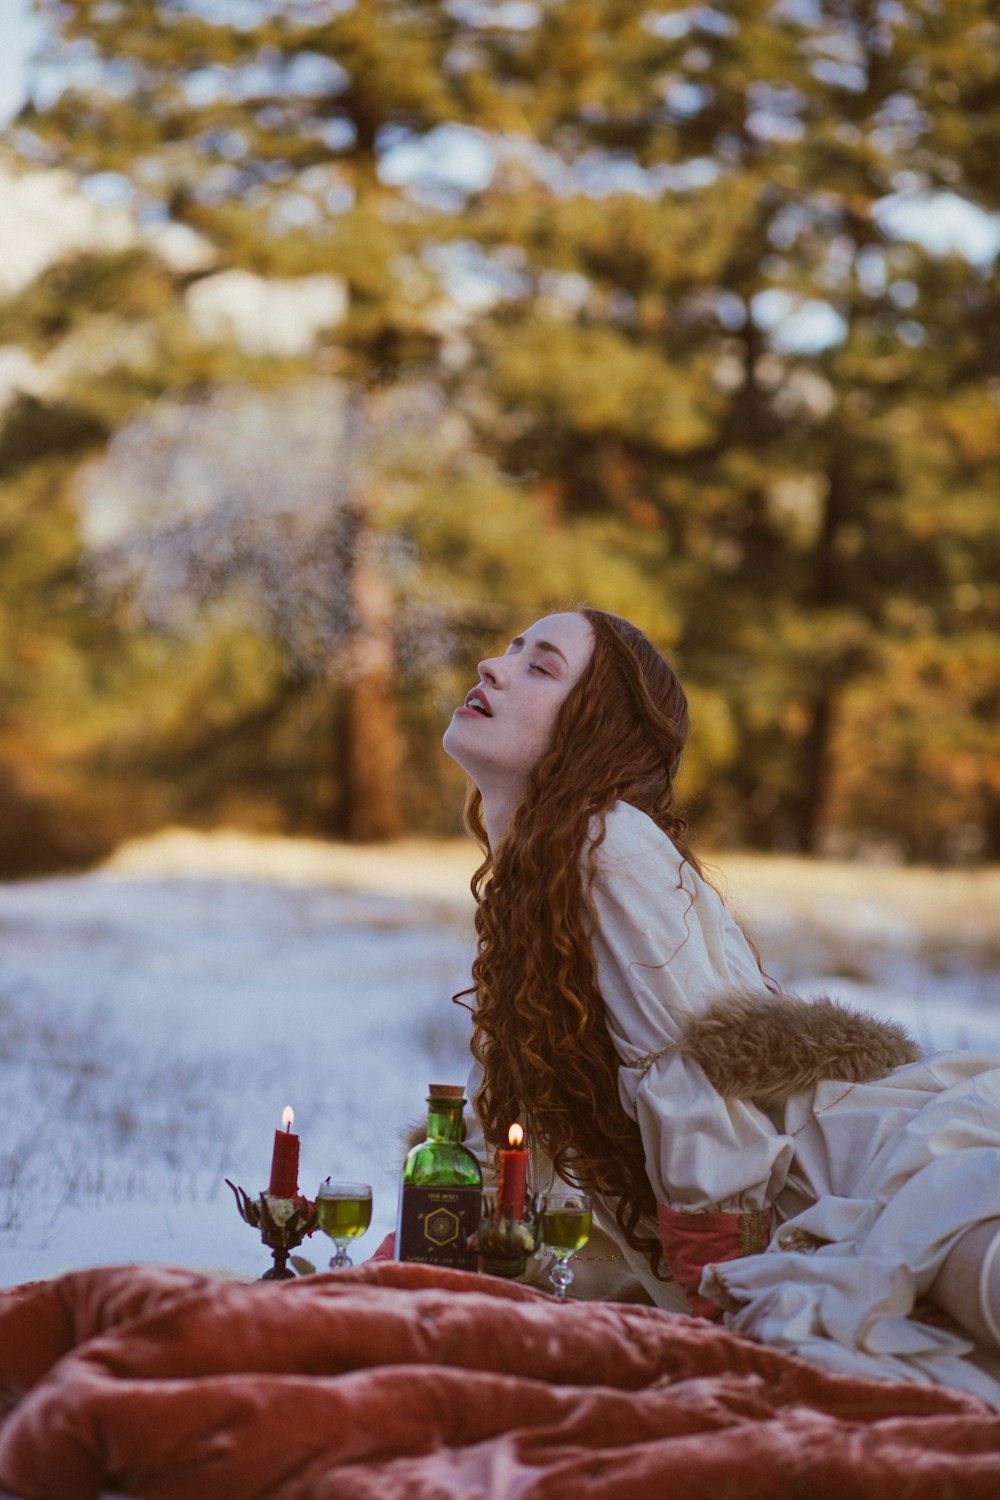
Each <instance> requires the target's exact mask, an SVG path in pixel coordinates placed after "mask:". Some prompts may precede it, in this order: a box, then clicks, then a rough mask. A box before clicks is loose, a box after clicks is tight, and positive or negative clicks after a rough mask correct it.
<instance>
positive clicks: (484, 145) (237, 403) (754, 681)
mask: <svg viewBox="0 0 1000 1500" xmlns="http://www.w3.org/2000/svg"><path fill="white" fill-rule="evenodd" d="M36 9H37V10H38V12H39V13H40V15H41V17H42V19H43V21H44V23H45V28H46V38H47V40H46V45H45V50H44V53H43V55H42V56H41V57H40V58H39V59H38V61H37V63H36V66H35V69H34V75H33V94H32V100H31V102H29V103H28V104H27V105H26V106H25V107H24V108H23V110H22V111H21V112H20V114H19V116H18V118H17V119H16V120H14V121H13V122H12V123H11V124H10V126H9V127H8V128H7V129H6V131H5V132H4V134H3V136H2V138H0V203H2V204H3V205H4V206H3V215H4V218H5V219H6V220H7V221H8V225H9V224H10V223H11V222H13V221H15V220H16V219H17V216H18V215H19V214H20V215H24V216H25V222H26V223H27V222H28V220H29V219H30V213H31V212H32V211H34V210H33V209H32V205H33V204H34V205H36V207H37V204H38V202H39V201H40V198H41V197H42V196H45V195H46V194H47V195H48V196H47V198H46V202H48V203H49V204H50V207H51V205H55V216H56V218H57V219H58V218H60V216H61V218H62V223H63V227H64V229H65V234H64V235H63V239H62V242H61V243H60V245H59V248H58V250H57V251H52V252H51V253H49V254H47V255H44V256H39V257H38V262H37V264H33V265H31V264H29V269H28V270H22V271H21V272H20V273H18V274H15V271H14V269H13V268H12V266H11V265H10V264H8V265H7V267H6V268H4V267H3V266H2V265H0V483H2V500H0V876H5V877H10V876H15V875H24V874H34V873H40V872H42V871H45V870H52V869H56V868H66V867H70V866H80V865H85V864H87V863H88V862H91V861H93V860H95V859H97V858H99V857H101V856H102V855H104V854H105V853H106V852H107V851H108V850H109V849H110V848H112V847H113V846H114V845H115V844H116V843H118V842H119V841H120V840H121V839H123V838H125V837H127V836H131V835H135V834H138V833H143V832H148V831H151V830H153V829H155V828H157V827H160V826H163V825H164V824H168V823H184V824H187V825H191V826H202V827H207V826H214V825H221V824H225V825H228V826H232V827H240V828H244V829H256V830H264V831H267V832H283V833H299V834H310V835H317V834H318V835H328V836H335V837H338V838H348V839H354V840H378V839H385V838H390V837H394V836H396V835H398V834H400V833H404V832H410V833H421V834H453V833H455V832H457V830H458V827H459V808H460V803H461V786H462V779H461V776H460V774H459V773H458V772H457V770H456V768H455V767H454V766H452V765H451V763H450V762H448V761H447V759H446V758H445V757H444V756H443V754H442V753H441V751H440V749H439V743H440V735H441V732H442V729H443V727H444V724H445V722H446V721H447V718H448V716H449V715H450V712H451V708H452V706H453V705H454V703H455V702H456V701H457V699H458V697H459V696H460V695H462V694H464V692H465V691H466V690H467V688H468V687H469V686H470V685H471V683H472V681H473V680H474V675H473V673H474V665H473V664H474V663H475V661H476V659H477V658H478V657H479V656H481V655H482V654H484V653H485V652H486V651H487V649H490V650H492V649H495V648H496V647H497V646H498V645H500V646H502V645H503V643H504V641H505V639H506V638H507V637H508V636H509V635H510V634H511V633H513V632H514V631H516V630H517V629H518V628H519V627H521V626H523V625H524V624H525V623H526V622H527V621H528V620H530V619H531V618H533V617H534V616H536V615H537V614H539V613H541V612H544V611H546V610H548V609H549V608H551V607H565V606H566V605H570V606H572V605H573V604H574V603H576V602H580V601H586V602H590V603H592V604H595V605H597V606H600V607H603V608H606V609H610V610H613V611H615V612H619V613H626V614H628V615H629V616H630V617H631V618H633V619H635V620H636V621H637V622H638V623H639V624H640V625H642V626H643V627H644V628H645V629H646V630H647V631H648V633H649V634H650V635H651V636H652V637H653V638H654V639H655V640H656V641H657V643H658V644H659V645H660V646H661V647H662V648H663V649H664V650H665V651H666V652H667V653H668V654H669V655H670V656H671V658H672V659H673V660H674V661H675V662H676V664H677V665H678V668H679V670H680V671H681V674H682V676H683V678H684V680H685V682H686V684H687V686H688V688H689V691H690V697H691V699H692V707H693V715H694V724H695V733H694V737H693V741H692V745H691V750H690V754H689V759H688V764H687V768H686V772H685V782H684V790H685V795H686V798H687V801H688V806H689V811H690V816H691V818H692V821H693V823H694V825H695V828H696V831H697V833H698V835H699V838H700V840H701V841H702V842H703V843H709V844H712V845H714V846H715V847H716V848H722V847H734V846H742V847H746V848H754V849H762V850H785V851H789V850H790V851H797V852H801V853H821V854H838V855H853V854H868V855H870V854H872V853H879V854H882V855H886V854H887V855H889V856H891V857H895V858H901V859H905V860H911V861H913V860H929V861H935V862H951V863H962V862H964V863H970V862H979V861H987V860H993V861H995V860H998V859H1000V755H998V730H997V724H998V720H1000V632H998V626H1000V263H998V257H997V248H998V245H1000V232H998V233H997V234H996V235H995V236H994V239H993V241H992V244H991V246H988V247H987V248H986V249H985V250H984V249H982V244H981V243H980V250H979V251H978V252H976V253H973V252H971V251H970V250H969V248H968V247H963V246H961V245H958V244H955V243H949V242H948V239H947V235H946V234H943V233H942V232H941V230H942V226H943V225H944V224H945V222H946V220H947V218H948V216H949V214H954V212H955V211H956V208H958V209H961V208H962V207H963V205H964V206H965V207H966V208H967V209H968V210H969V211H970V212H971V211H972V210H975V211H977V213H978V214H980V215H984V216H990V217H987V218H983V219H982V221H981V222H982V223H983V224H985V225H987V226H989V225H992V226H993V227H994V228H995V227H996V226H997V225H998V224H1000V218H997V217H996V216H998V215H1000V170H998V160H1000V20H998V17H997V12H996V9H995V5H994V3H993V0H947V3H940V0H730V3H721V0H720V3H719V4H717V5H694V6H691V5H681V4H673V3H664V0H650V3H649V4H643V3H636V0H38V4H37V6H36ZM50 218H51V214H50ZM15 227H16V225H15ZM25 263H26V264H28V263H30V257H28V261H27V262H25Z"/></svg>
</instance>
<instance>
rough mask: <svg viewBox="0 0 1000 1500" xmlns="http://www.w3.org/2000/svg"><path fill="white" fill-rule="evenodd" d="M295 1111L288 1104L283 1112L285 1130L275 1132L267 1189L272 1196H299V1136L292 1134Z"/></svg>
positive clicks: (282, 1119) (282, 1118)
mask: <svg viewBox="0 0 1000 1500" xmlns="http://www.w3.org/2000/svg"><path fill="white" fill-rule="evenodd" d="M294 1119H295V1111H294V1110H293V1109H292V1106H291V1105H290V1104H286V1105H285V1107H284V1109H283V1110H282V1112H281V1123H282V1125H284V1127H285V1128H284V1130H276V1131H275V1132H274V1153H273V1155H272V1157H271V1181H270V1184H269V1186H268V1189H267V1191H268V1192H269V1193H270V1195H271V1197H272V1198H297V1197H298V1195H299V1138H298V1136H297V1135H293V1134H292V1121H293V1120H294Z"/></svg>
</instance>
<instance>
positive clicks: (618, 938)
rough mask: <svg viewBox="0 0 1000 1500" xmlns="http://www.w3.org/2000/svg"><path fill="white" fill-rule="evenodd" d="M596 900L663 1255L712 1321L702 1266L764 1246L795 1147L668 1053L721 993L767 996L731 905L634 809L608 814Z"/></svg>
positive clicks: (596, 922) (629, 1107)
mask: <svg viewBox="0 0 1000 1500" xmlns="http://www.w3.org/2000/svg"><path fill="white" fill-rule="evenodd" d="M590 903H591V911H592V917H593V928H592V934H591V941H592V946H593V951H594V957H595V961H596V965H597V972H598V982H599V985H600V989H601V994H602V996H603V998H604V1002H605V1007H606V1014H607V1021H608V1030H609V1033H610V1035H611V1038H612V1040H613V1042H614V1045H615V1048H616V1050H617V1052H618V1055H619V1057H620V1058H621V1059H622V1067H621V1070H620V1074H619V1087H620V1094H621V1100H622V1104H623V1106H624V1108H625V1110H626V1111H627V1113H629V1114H630V1115H631V1116H632V1118H633V1119H634V1120H635V1121H636V1123H637V1125H638V1127H639V1132H640V1135H641V1138H642V1142H643V1147H644V1149H645V1156H646V1171H647V1175H648V1178H649V1182H650V1186H651V1187H652V1189H653V1194H654V1196H655V1198H656V1200H657V1205H658V1218H659V1227H660V1236H661V1240H662V1243H663V1247H664V1255H665V1257H666V1260H667V1263H668V1265H669V1266H670V1269H671V1271H672V1273H673V1274H674V1275H675V1276H676V1278H677V1280H678V1281H679V1282H680V1283H681V1285H682V1286H683V1287H684V1289H685V1291H686V1292H687V1294H688V1297H689V1300H691V1301H692V1304H693V1306H694V1307H695V1309H696V1310H698V1311H702V1312H717V1310H716V1309H715V1308H714V1306H713V1305H712V1304H709V1303H706V1302H704V1301H703V1299H700V1298H699V1296H698V1285H699V1282H700V1279H701V1271H702V1267H703V1266H704V1265H706V1264H707V1263H709V1262H710V1261H713V1260H729V1259H734V1258H735V1257H736V1256H738V1255H741V1254H748V1253H752V1252H755V1251H758V1250H761V1249H763V1248H764V1246H765V1244H766V1242H767V1238H768V1229H769V1221H770V1204H771V1201H772V1199H773V1197H774V1196H775V1194H776V1193H777V1192H778V1191H780V1189H781V1187H782V1186H783V1185H784V1181H785V1177H786V1175H787V1172H788V1168H789V1165H790V1162H791V1157H792V1142H791V1140H790V1139H789V1138H788V1137H787V1136H784V1135H782V1134H781V1133H779V1132H778V1131H776V1130H775V1128H774V1126H773V1125H772V1123H771V1121H770V1120H769V1119H768V1117H767V1116H766V1115H765V1114H764V1113H763V1111H762V1110H760V1109H757V1108H756V1107H755V1106H754V1105H753V1104H751V1103H748V1102H746V1101H743V1100H737V1099H723V1098H722V1097H721V1096H720V1095H719V1094H718V1093H717V1092H716V1091H715V1089H714V1088H712V1086H711V1085H710V1084H709V1082H708V1080H707V1078H706V1077H705V1074H704V1073H703V1071H702V1069H701V1068H700V1067H699V1066H698V1064H697V1063H694V1062H692V1061H690V1060H689V1059H687V1058H685V1057H683V1056H682V1055H680V1053H678V1052H676V1051H674V1050H673V1049H674V1045H675V1044H676V1042H677V1041H678V1040H679V1038H680V1036H681V1033H682V1031H683V1028H684V1025H685V1023H686V1021H687V1020H688V1019H689V1018H690V1017H691V1016H692V1015H699V1014H701V1013H702V1012H703V1011H704V1010H705V1009H706V1008H707V1007H708V1006H709V1005H710V1004H711V1003H712V1001H713V1000H714V999H716V998H717V997H718V995H719V994H720V992H722V991H725V990H729V989H733V988H741V989H745V990H746V989H759V990H760V992H761V993H762V994H764V993H766V990H765V986H764V983H763V980H762V978H761V975H760V972H759V969H758V967H757V963H756V960H755V959H754V956H753V953H752V952H751V950H750V948H749V945H748V944H747V942H746V939H745V938H744V937H743V934H742V933H741V932H740V930H739V927H738V926H737V924H736V923H735V922H734V921H733V919H732V918H731V917H730V915H729V913H728V912H727V911H726V909H725V907H724V905H723V903H722V902H721V901H720V900H719V898H718V897H717V896H716V895H715V893H714V892H713V891H712V890H711V888H710V887H709V886H707V885H706V884H705V882H704V881H702V880H701V879H700V877H698V876H697V875H696V874H695V872H694V870H693V869H692V868H691V867H690V866H689V865H687V864H685V863H684V862H683V861H682V860H681V857H680V855H679V854H678V852H677V850H676V848H675V847H674V845H673V844H672V843H671V841H670V840H669V839H668V838H667V837H666V835H665V834H663V833H662V832H661V831H660V830H659V829H658V828H657V827H656V826H655V824H653V823H652V822H651V820H650V819H648V818H647V817H645V815H644V814H642V813H640V812H638V811H637V810H636V809H635V808H632V807H628V806H625V805H623V804H619V805H618V806H617V807H616V808H615V809H614V810H613V811H612V812H611V813H610V814H609V815H608V820H607V832H606V837H605V839H604V842H603V843H602V844H601V845H600V846H599V847H598V849H597V851H596V864H595V872H594V879H593V883H592V886H591V891H590Z"/></svg>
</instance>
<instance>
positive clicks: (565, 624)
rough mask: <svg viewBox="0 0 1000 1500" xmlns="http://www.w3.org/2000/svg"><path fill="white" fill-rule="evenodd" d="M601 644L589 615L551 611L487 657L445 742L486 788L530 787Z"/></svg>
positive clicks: (449, 729) (447, 747) (452, 722)
mask: <svg viewBox="0 0 1000 1500" xmlns="http://www.w3.org/2000/svg"><path fill="white" fill-rule="evenodd" d="M593 650H594V634H593V631H592V630H591V627H590V622H589V621H588V620H587V619H586V617H585V616H584V615H580V614H564V615H546V617H545V619H543V620H538V621H537V622H536V623H535V624H534V625H532V626H531V627H530V629H528V630H526V631H525V632H524V634H523V635H518V636H515V637H514V639H513V640H512V641H511V643H510V645H509V646H508V647H507V650H506V651H505V652H504V654H503V656H491V657H488V658H487V659H486V660H485V661H481V662H480V663H479V683H478V685H477V686H476V687H474V688H473V689H472V691H471V692H470V693H469V694H468V695H467V697H466V699H465V702H464V703H462V704H460V705H459V707H458V708H456V710H455V712H454V714H453V715H452V719H451V723H450V724H449V725H448V728H447V730H446V732H445V736H444V748H445V749H446V750H447V752H448V754H449V755H450V756H451V757H452V759H453V760H457V761H458V763H459V765H460V766H462V767H463V768H464V769H465V770H466V771H467V772H468V773H469V775H470V776H471V777H472V779H473V781H474V782H475V783H476V785H477V786H478V787H479V789H480V791H482V792H485V791H486V790H487V788H489V787H491V786H493V785H497V786H501V785H502V786H504V787H506V788H508V789H515V790H516V789H519V788H523V786H524V785H525V784H526V783H527V779H528V776H529V775H530V773H531V771H532V770H533V769H534V767H535V766H536V765H537V764H538V761H539V760H540V759H541V757H542V756H543V755H544V754H545V751H546V750H547V749H548V747H549V745H550V743H551V741H552V731H553V729H554V728H555V722H556V717H557V715H558V713H559V710H560V708H561V707H562V705H563V703H564V702H565V700H566V698H567V697H568V696H569V693H570V691H571V690H572V688H573V687H574V686H575V685H576V683H577V682H578V681H579V680H580V677H581V676H582V674H583V671H584V669H585V668H586V666H587V663H588V662H589V661H590V658H591V655H592V654H593Z"/></svg>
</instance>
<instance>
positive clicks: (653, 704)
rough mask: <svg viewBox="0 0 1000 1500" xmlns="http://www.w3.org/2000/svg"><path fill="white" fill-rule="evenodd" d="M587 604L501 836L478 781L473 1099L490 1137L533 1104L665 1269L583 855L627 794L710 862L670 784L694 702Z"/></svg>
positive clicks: (549, 1141) (535, 1114)
mask: <svg viewBox="0 0 1000 1500" xmlns="http://www.w3.org/2000/svg"><path fill="white" fill-rule="evenodd" d="M580 613H581V614H582V615H584V616H585V618H586V619H587V620H588V621H589V622H590V625H591V628H592V630H593V635H594V650H593V655H592V657H591V660H590V662H589V664H588V666H587V667H586V669H585V670H584V672H583V674H582V675H581V677H580V680H579V681H578V682H577V683H576V685H575V686H574V687H573V689H572V690H571V692H570V693H569V695H568V697H567V698H566V700H565V702H564V703H563V705H562V707H561V709H560V712H559V715H558V718H557V721H556V725H555V730H554V733H553V738H552V742H551V745H550V746H549V749H548V750H547V752H546V753H545V755H544V756H543V757H542V759H541V760H540V761H539V763H538V765H537V766H536V767H535V768H534V770H533V772H532V774H531V776H530V779H529V782H528V786H527V791H526V793H525V796H524V799H523V801H522V802H521V803H520V805H519V806H518V808H517V810H516V812H515V814H514V817H513V819H512V821H511V825H510V827H509V829H508V831H507V833H506V835H505V837H504V838H503V840H502V841H501V842H500V844H499V847H498V848H497V849H496V850H495V851H494V850H491V849H490V847H489V841H488V839H487V835H486V827H485V822H484V819H483V810H482V799H481V797H480V795H479V793H478V791H477V790H476V788H475V787H473V788H471V790H470V795H469V798H468V801H467V803H466V822H467V825H468V827H469V829H470V831H471V832H472V833H473V834H474V836H475V837H476V838H477V839H478V841H479V843H480V846H481V847H482V849H483V851H484V855H485V858H484V860H483V863H482V864H481V865H480V867H479V869H478V870H477V871H476V873H475V875H474V876H473V881H472V890H473V894H474V895H475V897H476V902H477V906H476V933H477V937H478V945H477V953H476V958H475V961H474V963H473V966H472V981H473V989H472V991H471V992H466V993H474V995H475V1009H474V1012H473V1016H474V1028H473V1037H472V1051H473V1054H474V1056H475V1057H476V1058H477V1059H478V1061H479V1063H480V1064H481V1066H482V1069H483V1075H484V1076H483V1082H482V1086H481V1088H480V1089H479V1091H478V1092H477V1094H476V1098H475V1107H476V1111H477V1113H478V1115H479V1118H480V1121H481V1123H482V1126H483V1131H484V1135H485V1138H486V1142H487V1144H488V1145H490V1146H492V1147H493V1148H494V1149H496V1148H497V1147H499V1146H500V1145H502V1144H505V1143H506V1132H507V1127H508V1125H509V1122H510V1121H511V1120H515V1119H525V1120H526V1122H527V1123H528V1125H529V1128H530V1131H531V1135H532V1138H533V1139H534V1140H535V1141H536V1142H537V1143H538V1144H539V1145H540V1146H542V1148H543V1149H544V1150H545V1151H546V1152H547V1153H548V1155H549V1156H550V1157H551V1159H552V1161H553V1163H554V1165H555V1167H556V1170H557V1171H558V1172H559V1174H560V1175H561V1176H563V1177H566V1178H568V1179H569V1180H571V1181H575V1182H577V1183H578V1184H579V1185H580V1186H581V1187H583V1188H586V1189H588V1190H591V1191H593V1192H595V1193H598V1194H600V1196H601V1197H602V1198H604V1199H605V1201H606V1202H608V1203H609V1204H611V1205H613V1207H614V1212H615V1216H616V1218H617V1220H618V1224H619V1226H620V1228H621V1230H622V1233H623V1234H624V1236H625V1238H626V1240H627V1241H628V1243H629V1244H630V1245H631V1246H632V1247H633V1248H635V1249H636V1250H639V1251H641V1252H642V1253H644V1254H646V1255H647V1256H648V1258H649V1262H650V1265H651V1267H652V1269H653V1271H654V1272H655V1273H656V1274H657V1275H659V1274H660V1273H659V1260H660V1244H659V1238H658V1236H657V1234H656V1231H655V1215H656V1203H655V1199H654V1197H653V1191H652V1188H651V1187H650V1184H649V1180H648V1178H647V1176H646V1166H645V1156H644V1152H643V1147H642V1142H641V1140H640V1137H639V1130H638V1127H637V1125H636V1123H635V1121H634V1120H631V1119H629V1117H628V1115H627V1114H626V1113H625V1111H624V1109H623V1108H622V1105H621V1101H620V1098H619V1093H618V1068H619V1059H618V1056H617V1054H616V1052H615V1049H614V1046H613V1045H612V1042H611V1038H610V1036H609V1034H608V1029H607V1024H606V1021H605V1012H604V1002H603V1000H602V999H601V993H600V990H599V988H598V982H597V970H596V966H595V963H594V958H593V953H592V950H591V945H590V940H589V937H588V932H587V886H588V884H589V875H587V874H585V872H584V869H583V858H582V857H583V851H584V848H585V846H586V845H587V844H588V841H589V840H590V838H591V823H592V820H593V819H595V818H596V819H597V820H598V823H597V827H598V830H599V831H598V834H597V837H596V839H595V840H594V841H593V843H592V844H591V847H590V855H589V860H590V866H589V871H590V874H591V875H592V872H593V858H594V851H595V849H596V848H597V847H598V846H599V844H600V841H601V838H602V837H603V818H604V815H605V814H606V813H607V812H608V810H609V809H610V808H611V807H612V806H613V804H614V803H615V802H616V801H623V802H629V803H631V804H632V805H633V806H634V807H637V808H639V809H640V810H641V811H642V812H644V813H646V814H647V815H648V816H649V817H650V818H652V820H653V822H654V823H656V824H657V825H658V826H659V827H660V828H662V829H663V831H664V833H666V834H668V835H669V837H670V838H671V839H672V840H673V842H674V844H675V845H676V846H677V848H678V850H679V851H680V853H681V855H682V857H683V859H685V860H686V861H687V862H688V863H689V864H690V865H692V866H693V868H694V869H695V870H697V871H699V873H701V867H700V865H699V863H698V860H697V859H696V857H695V855H694V854H693V852H692V851H691V849H690V848H689V847H688V843H687V840H686V837H685V833H686V824H685V822H684V820H683V818H681V816H680V815H679V813H678V811H677V807H676V800H675V792H674V782H675V778H676V774H677V768H678V764H679V762H680V758H681V752H682V751H683V749H684V744H685V741H686V740H687V736H688V706H687V699H686V697H685V694H684V690H683V688H682V687H681V684H680V682H679V681H678V678H677V675H676V673H675V672H674V671H673V669H672V668H671V667H670V666H669V665H668V664H667V662H666V661H665V660H664V659H663V657H662V656H661V655H660V653H659V652H658V651H657V650H656V648H655V646H653V645H652V643H651V642H650V641H649V640H648V639H647V638H646V636H644V635H643V633H642V631H640V630H639V629H637V628H636V626H634V625H632V624H630V623H629V622H628V621H627V620H622V619H619V618H618V616H616V615H609V614H605V613H604V612H603V611H602V610H596V609H582V610H581V611H580ZM459 998H460V997H458V996H456V999H459ZM650 1221H651V1222H650Z"/></svg>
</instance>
